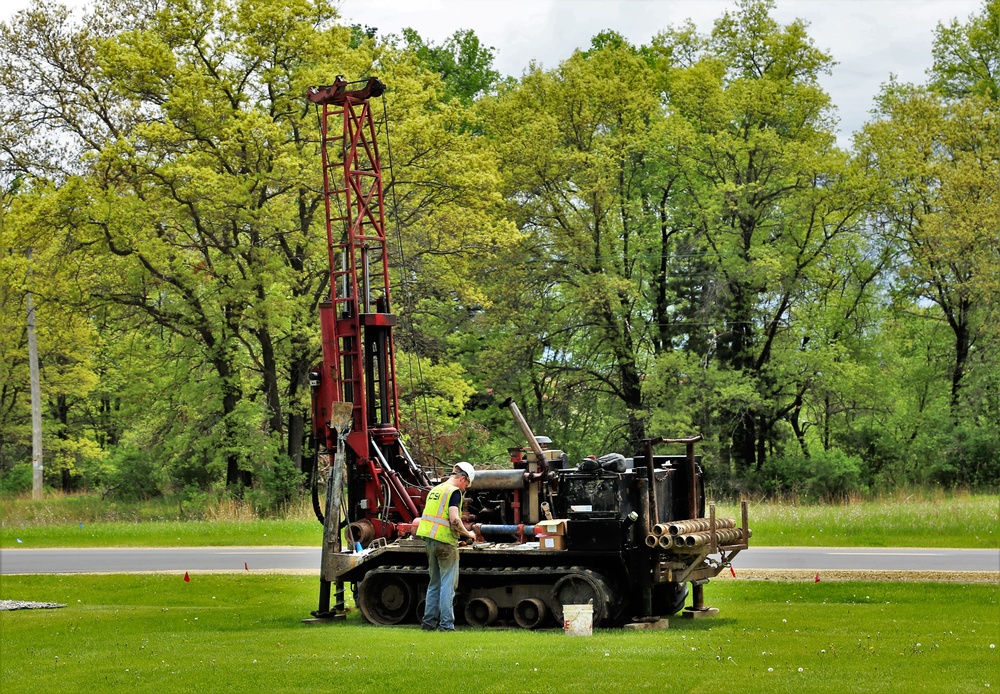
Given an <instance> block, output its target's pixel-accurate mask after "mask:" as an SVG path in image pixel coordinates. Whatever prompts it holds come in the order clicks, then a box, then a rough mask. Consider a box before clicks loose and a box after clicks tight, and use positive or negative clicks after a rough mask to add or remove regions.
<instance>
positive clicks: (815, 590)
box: [0, 573, 1000, 694]
mask: <svg viewBox="0 0 1000 694" xmlns="http://www.w3.org/2000/svg"><path fill="white" fill-rule="evenodd" d="M998 593H1000V588H998V587H997V586H996V585H990V584H976V585H961V584H935V583H861V582H843V583H841V582H821V583H813V582H806V583H787V582H771V581H741V580H736V581H733V580H729V581H720V582H713V583H712V584H710V585H709V586H708V587H707V588H706V601H707V602H708V603H710V604H712V605H714V606H716V607H718V608H720V610H721V614H720V616H719V617H717V618H714V619H702V620H695V621H688V620H681V619H673V620H671V625H670V629H668V630H666V631H650V632H626V631H622V630H606V631H604V630H599V631H597V632H595V634H594V635H593V636H591V637H567V636H565V635H563V634H562V632H561V631H559V630H557V629H553V630H549V631H541V632H525V631H521V630H471V629H465V630H462V629H460V630H459V631H458V632H457V633H454V634H442V633H424V632H421V631H420V630H419V629H417V628H415V627H373V626H369V625H365V624H362V623H361V621H360V619H359V615H358V614H357V613H356V612H352V613H351V615H350V617H349V619H348V621H347V622H346V623H342V624H329V625H322V626H305V625H303V624H302V623H301V622H300V620H301V619H302V618H303V617H307V616H308V612H309V610H310V609H312V608H313V607H314V606H315V604H316V594H317V579H316V578H315V577H307V576H287V575H258V574H245V573H244V574H231V575H229V574H194V575H192V576H191V581H190V583H185V582H184V581H183V580H182V578H181V577H180V576H177V575H169V576H167V575H143V576H136V575H115V576H92V575H91V576H4V577H3V580H2V584H0V598H2V599H21V600H36V601H56V602H61V603H66V605H67V606H66V607H65V608H62V609H51V610H30V611H28V610H22V611H16V612H0V643H2V659H0V660H2V663H0V691H3V692H5V694H13V693H15V692H32V693H37V692H40V691H81V692H93V691H134V692H145V691H150V692H203V691H230V690H231V691H265V692H301V691H316V692H406V693H407V694H417V693H420V692H430V693H438V692H545V693H553V692H574V693H578V692H634V691H657V692H711V693H713V694H721V693H725V694H728V693H731V692H805V691H808V692H837V693H838V694H841V693H843V692H854V691H866V692H917V691H920V692H984V691H991V689H992V690H993V691H996V688H1000V651H998V649H997V644H998V643H1000V606H998Z"/></svg>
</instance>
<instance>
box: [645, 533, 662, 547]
mask: <svg viewBox="0 0 1000 694" xmlns="http://www.w3.org/2000/svg"><path fill="white" fill-rule="evenodd" d="M659 539H660V538H659V537H657V536H656V535H654V534H653V533H650V534H649V535H646V546H647V547H649V548H650V549H655V548H656V545H657V544H658V542H659Z"/></svg>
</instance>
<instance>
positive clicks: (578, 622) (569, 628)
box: [563, 605, 594, 636]
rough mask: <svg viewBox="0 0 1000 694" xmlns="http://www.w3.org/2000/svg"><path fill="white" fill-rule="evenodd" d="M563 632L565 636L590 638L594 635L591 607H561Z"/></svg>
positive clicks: (592, 607)
mask: <svg viewBox="0 0 1000 694" xmlns="http://www.w3.org/2000/svg"><path fill="white" fill-rule="evenodd" d="M563 632H564V633H565V634H566V636H590V635H591V634H593V633H594V606H593V605H563Z"/></svg>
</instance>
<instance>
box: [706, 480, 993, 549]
mask: <svg viewBox="0 0 1000 694" xmlns="http://www.w3.org/2000/svg"><path fill="white" fill-rule="evenodd" d="M717 513H718V514H719V515H722V516H727V517H734V518H738V517H739V515H738V514H739V510H738V507H737V506H736V505H734V504H728V503H727V504H720V505H719V506H718V507H717ZM749 516H750V527H751V528H752V529H753V532H754V535H753V539H752V540H751V542H752V543H755V544H762V545H777V546H798V545H801V546H826V547H836V546H842V547H843V546H847V547H853V546H866V547H969V548H975V547H982V548H993V547H1000V500H998V499H997V497H996V496H992V495H973V494H969V493H959V494H950V495H946V494H941V493H930V492H928V493H923V494H917V493H910V494H906V495H903V494H895V495H893V496H889V497H883V498H880V499H853V500H848V501H845V502H843V503H838V504H801V503H798V502H796V501H795V500H777V501H763V500H761V501H751V502H750V503H749Z"/></svg>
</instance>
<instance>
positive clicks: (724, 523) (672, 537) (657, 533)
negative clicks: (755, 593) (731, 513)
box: [646, 518, 751, 549]
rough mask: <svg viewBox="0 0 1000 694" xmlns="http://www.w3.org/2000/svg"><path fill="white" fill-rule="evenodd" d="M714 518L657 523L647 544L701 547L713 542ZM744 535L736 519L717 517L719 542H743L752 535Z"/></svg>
mask: <svg viewBox="0 0 1000 694" xmlns="http://www.w3.org/2000/svg"><path fill="white" fill-rule="evenodd" d="M711 531H712V519H710V518H693V519H691V520H684V521H674V522H673V523H657V524H656V525H655V526H653V532H651V533H649V534H648V535H646V546H647V547H649V548H650V549H656V548H657V547H658V548H660V549H680V548H687V547H699V546H701V545H707V544H710V543H711V542H712V532H711ZM750 534H751V533H750V531H749V530H747V536H746V537H744V536H743V530H742V529H741V528H737V527H736V521H734V520H733V519H731V518H716V519H715V539H716V542H717V543H718V544H727V543H730V542H743V541H746V539H747V538H748V537H749V536H750Z"/></svg>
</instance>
